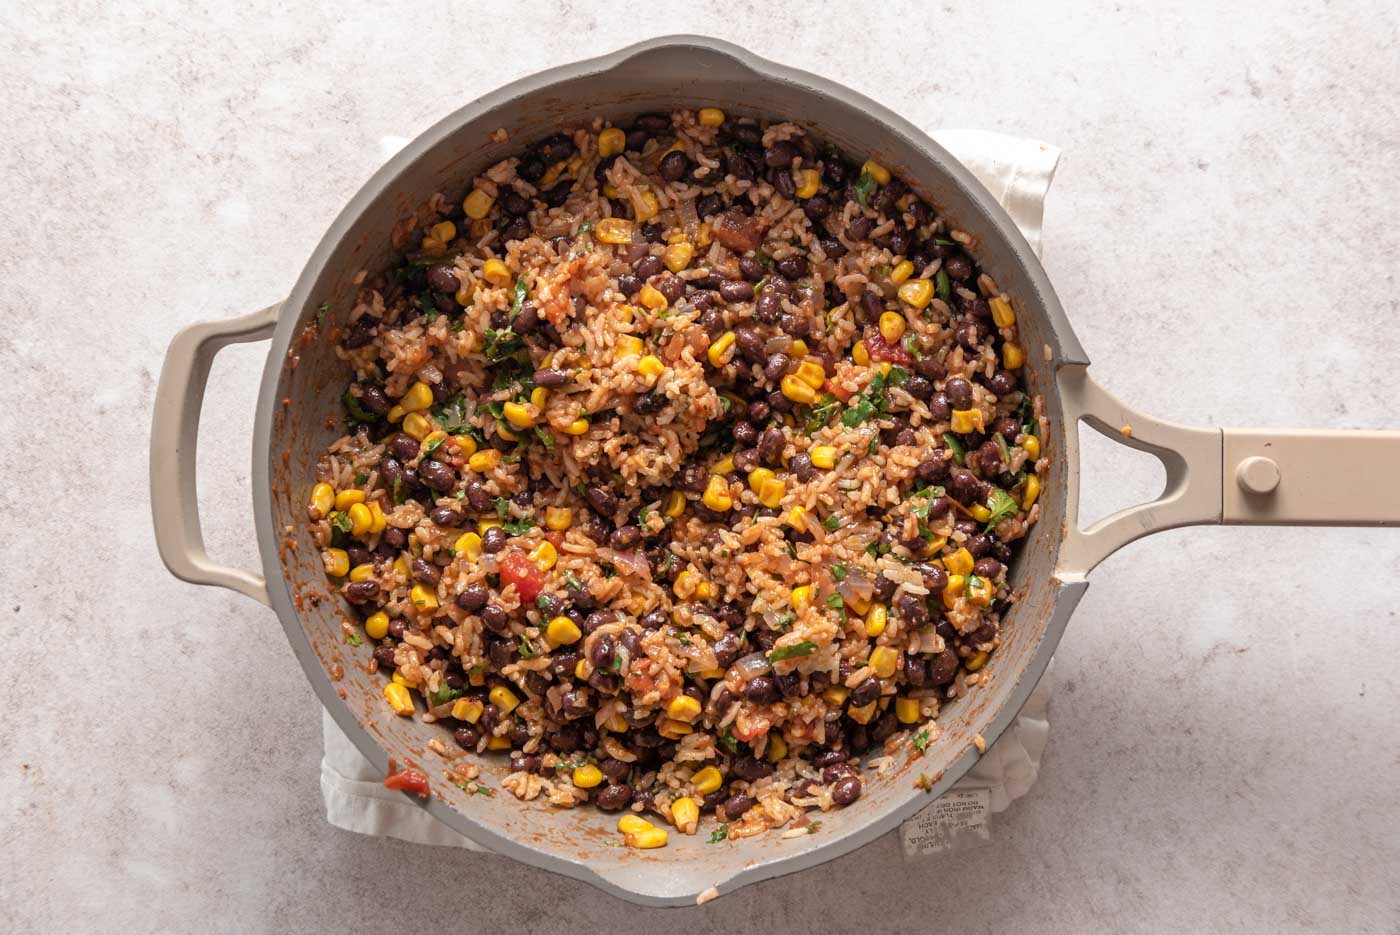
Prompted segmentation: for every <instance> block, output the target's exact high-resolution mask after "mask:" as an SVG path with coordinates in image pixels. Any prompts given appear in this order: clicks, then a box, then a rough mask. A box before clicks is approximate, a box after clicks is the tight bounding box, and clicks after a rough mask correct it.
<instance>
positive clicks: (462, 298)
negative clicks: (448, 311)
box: [454, 286, 472, 305]
mask: <svg viewBox="0 0 1400 935" xmlns="http://www.w3.org/2000/svg"><path fill="white" fill-rule="evenodd" d="M454 298H456V300H457V304H458V305H471V304H472V294H471V291H470V290H468V289H467V288H466V287H465V286H463V287H462V288H460V289H458V290H457V295H456V296H454Z"/></svg>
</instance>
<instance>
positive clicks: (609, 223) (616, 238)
mask: <svg viewBox="0 0 1400 935" xmlns="http://www.w3.org/2000/svg"><path fill="white" fill-rule="evenodd" d="M593 236H594V237H597V238H598V239H599V240H601V241H602V242H603V243H611V244H623V243H631V242H632V222H631V221H629V220H627V219H626V218H603V219H602V220H601V221H599V222H598V223H597V224H595V225H593Z"/></svg>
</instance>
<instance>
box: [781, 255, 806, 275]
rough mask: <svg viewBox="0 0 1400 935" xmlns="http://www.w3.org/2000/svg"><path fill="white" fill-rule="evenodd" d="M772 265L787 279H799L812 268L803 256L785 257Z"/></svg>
mask: <svg viewBox="0 0 1400 935" xmlns="http://www.w3.org/2000/svg"><path fill="white" fill-rule="evenodd" d="M774 265H775V266H777V267H778V272H780V273H782V274H783V275H784V276H786V277H787V278H788V279H801V278H802V277H803V276H806V275H807V273H808V272H810V271H811V268H812V267H811V264H809V263H808V262H807V258H806V257H805V256H785V257H783V258H782V259H781V260H779V261H778V262H777V263H776V264H774Z"/></svg>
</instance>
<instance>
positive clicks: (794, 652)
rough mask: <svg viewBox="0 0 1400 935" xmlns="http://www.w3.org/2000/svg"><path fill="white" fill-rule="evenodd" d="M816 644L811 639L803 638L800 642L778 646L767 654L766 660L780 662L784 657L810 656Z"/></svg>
mask: <svg viewBox="0 0 1400 935" xmlns="http://www.w3.org/2000/svg"><path fill="white" fill-rule="evenodd" d="M816 648H817V644H816V643H813V642H812V641H811V640H803V641H802V642H800V643H793V644H792V645H791V646H779V647H778V648H777V649H775V650H773V651H772V652H770V653H769V654H768V661H769V662H770V663H773V662H782V661H783V660H784V659H796V658H797V657H798V656H810V655H812V652H813V651H814V650H816Z"/></svg>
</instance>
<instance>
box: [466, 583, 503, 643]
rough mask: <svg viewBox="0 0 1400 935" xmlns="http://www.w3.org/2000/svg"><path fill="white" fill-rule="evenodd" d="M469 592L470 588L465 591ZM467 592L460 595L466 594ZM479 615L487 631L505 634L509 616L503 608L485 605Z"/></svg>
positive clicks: (495, 605)
mask: <svg viewBox="0 0 1400 935" xmlns="http://www.w3.org/2000/svg"><path fill="white" fill-rule="evenodd" d="M470 590H471V588H468V589H467V591H470ZM467 591H464V592H462V593H463V594H466V593H467ZM480 614H481V622H482V623H484V624H485V625H486V627H487V629H490V630H494V631H495V632H497V633H504V632H506V627H507V626H508V625H509V623H510V614H508V613H506V610H505V608H504V607H501V606H500V605H499V604H487V605H486V606H485V607H482V608H481V609H480Z"/></svg>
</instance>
